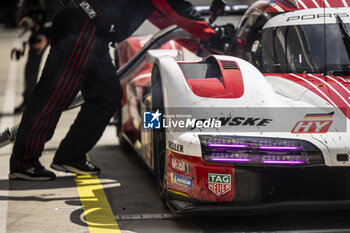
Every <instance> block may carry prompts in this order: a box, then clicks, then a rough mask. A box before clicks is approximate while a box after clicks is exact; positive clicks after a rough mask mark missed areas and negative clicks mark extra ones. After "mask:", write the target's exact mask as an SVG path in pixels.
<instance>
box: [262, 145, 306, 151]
mask: <svg viewBox="0 0 350 233" xmlns="http://www.w3.org/2000/svg"><path fill="white" fill-rule="evenodd" d="M259 149H265V150H299V149H301V147H299V146H259Z"/></svg>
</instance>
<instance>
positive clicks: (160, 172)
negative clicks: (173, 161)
mask: <svg viewBox="0 0 350 233" xmlns="http://www.w3.org/2000/svg"><path fill="white" fill-rule="evenodd" d="M157 110H159V112H161V113H164V100H163V91H162V82H161V78H160V73H159V68H158V67H157V66H156V65H155V66H154V67H153V70H152V111H157ZM152 143H153V145H152V151H153V158H154V172H155V176H156V182H157V188H158V190H159V192H160V197H161V199H162V201H163V202H164V204H166V202H167V200H168V191H167V188H166V187H167V175H166V174H167V171H166V163H167V161H166V134H165V129H164V128H163V127H161V129H154V130H153V132H152Z"/></svg>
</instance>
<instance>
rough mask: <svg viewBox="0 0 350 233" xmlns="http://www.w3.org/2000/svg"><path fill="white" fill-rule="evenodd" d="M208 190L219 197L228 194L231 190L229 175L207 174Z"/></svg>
mask: <svg viewBox="0 0 350 233" xmlns="http://www.w3.org/2000/svg"><path fill="white" fill-rule="evenodd" d="M208 188H209V190H210V191H212V192H213V193H215V195H217V196H219V197H220V196H222V195H224V194H225V193H228V192H229V191H230V190H231V175H230V174H215V173H208Z"/></svg>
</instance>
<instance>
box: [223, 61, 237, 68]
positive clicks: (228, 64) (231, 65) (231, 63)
mask: <svg viewBox="0 0 350 233" xmlns="http://www.w3.org/2000/svg"><path fill="white" fill-rule="evenodd" d="M220 63H221V65H222V68H223V69H224V70H232V69H238V66H237V63H236V62H234V61H221V60H220Z"/></svg>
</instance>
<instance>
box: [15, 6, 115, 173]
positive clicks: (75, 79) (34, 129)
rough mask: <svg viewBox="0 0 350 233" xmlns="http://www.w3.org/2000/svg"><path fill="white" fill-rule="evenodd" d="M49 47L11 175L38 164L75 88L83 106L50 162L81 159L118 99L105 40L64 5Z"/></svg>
mask: <svg viewBox="0 0 350 233" xmlns="http://www.w3.org/2000/svg"><path fill="white" fill-rule="evenodd" d="M51 38H52V41H51V49H50V53H49V56H48V59H47V61H46V63H45V67H44V70H43V73H42V76H41V78H40V81H39V82H38V84H37V85H36V87H35V89H34V91H33V95H32V97H31V99H30V101H29V104H28V106H27V108H26V110H25V111H24V113H23V117H22V120H21V123H20V127H19V130H18V134H17V138H16V141H15V145H14V148H13V153H12V156H11V159H10V170H11V171H23V170H26V169H28V168H30V167H33V166H38V165H39V162H38V159H39V157H40V156H41V153H42V151H43V149H44V144H45V142H46V141H48V140H50V139H51V137H52V135H53V133H54V130H55V127H56V125H57V122H58V120H59V118H60V116H61V113H62V111H63V110H64V109H65V108H66V107H67V106H69V104H70V103H71V102H72V100H73V99H74V97H75V96H76V94H77V93H78V91H79V90H81V92H82V94H83V96H84V99H85V103H84V104H83V106H82V107H81V110H80V112H79V114H78V116H77V118H76V120H75V122H74V123H73V125H72V126H71V128H70V130H69V132H68V134H67V135H66V137H65V138H64V139H63V141H62V142H61V144H60V146H59V148H58V150H57V151H56V154H55V157H54V162H55V163H69V162H70V161H77V160H83V159H85V153H86V152H88V151H89V150H91V149H92V148H93V146H94V145H95V144H96V142H97V141H98V139H99V138H100V137H101V135H102V133H103V131H104V129H105V127H106V125H107V124H108V122H109V120H110V118H111V116H112V115H113V114H114V112H115V110H116V108H117V106H118V105H119V103H120V99H121V95H122V92H121V87H120V82H119V80H118V79H117V77H116V72H115V68H114V66H113V64H112V60H111V58H110V55H109V48H108V40H105V39H104V38H103V32H101V31H100V29H99V27H98V25H97V24H95V23H94V22H92V21H91V20H90V19H89V18H88V17H87V15H85V13H83V11H82V10H81V9H76V8H74V7H73V6H71V5H68V6H65V7H64V8H63V9H62V10H61V11H60V12H59V13H58V14H57V16H56V18H55V20H54V23H53V25H52V35H51Z"/></svg>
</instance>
